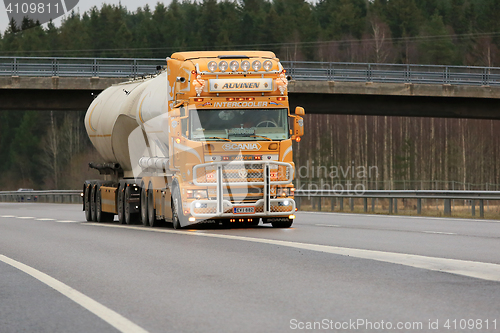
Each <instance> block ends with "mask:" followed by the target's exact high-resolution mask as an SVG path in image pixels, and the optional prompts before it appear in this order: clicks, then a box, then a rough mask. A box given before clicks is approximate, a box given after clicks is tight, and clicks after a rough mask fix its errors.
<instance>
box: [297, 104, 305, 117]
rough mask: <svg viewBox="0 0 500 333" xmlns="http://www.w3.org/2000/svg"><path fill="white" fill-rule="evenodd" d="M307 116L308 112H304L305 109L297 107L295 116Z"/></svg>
mask: <svg viewBox="0 0 500 333" xmlns="http://www.w3.org/2000/svg"><path fill="white" fill-rule="evenodd" d="M305 114H306V111H305V110H304V108H303V107H301V106H297V107H296V108H295V115H297V116H303V115H305Z"/></svg>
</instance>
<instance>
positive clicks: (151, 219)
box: [148, 183, 160, 227]
mask: <svg viewBox="0 0 500 333" xmlns="http://www.w3.org/2000/svg"><path fill="white" fill-rule="evenodd" d="M148 189H149V190H148V223H149V226H150V227H158V226H159V225H160V220H158V219H157V218H156V209H155V195H154V192H153V185H151V183H149V187H148Z"/></svg>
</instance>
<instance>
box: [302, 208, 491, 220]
mask: <svg viewBox="0 0 500 333" xmlns="http://www.w3.org/2000/svg"><path fill="white" fill-rule="evenodd" d="M295 214H299V215H300V214H317V215H331V216H334V215H342V216H353V217H354V216H359V217H363V216H366V217H379V218H399V219H401V218H405V219H421V220H437V221H443V220H444V221H458V222H483V223H500V220H478V219H467V218H461V219H459V218H451V217H429V216H408V215H384V214H358V213H338V212H330V213H327V212H307V211H298V212H295Z"/></svg>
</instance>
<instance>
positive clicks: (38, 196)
mask: <svg viewBox="0 0 500 333" xmlns="http://www.w3.org/2000/svg"><path fill="white" fill-rule="evenodd" d="M81 193H82V192H81V191H78V190H68V191H66V190H54V191H3V192H0V202H50V203H80V204H81V203H82V197H81ZM304 198H307V199H310V200H311V202H312V204H313V209H314V208H315V207H317V209H318V210H319V211H321V210H322V209H321V206H322V201H323V200H324V199H330V203H331V211H335V201H338V203H339V209H337V210H340V211H343V210H344V199H346V198H347V199H350V208H351V211H354V200H355V199H362V200H363V208H364V212H365V213H366V212H368V199H372V200H371V211H372V212H374V211H375V199H388V200H389V214H393V213H396V214H397V213H398V199H416V200H417V214H421V213H422V200H423V199H435V200H443V201H444V214H445V215H448V216H449V215H451V208H452V200H467V201H469V202H470V205H471V214H472V216H473V217H474V216H475V215H476V201H477V202H478V204H479V215H480V217H484V201H485V200H486V201H488V200H500V191H408V190H401V191H388V190H367V191H359V192H356V191H354V190H344V191H331V190H324V191H321V190H319V191H310V190H296V191H295V201H296V204H297V208H298V209H300V206H301V201H302V200H303V199H304Z"/></svg>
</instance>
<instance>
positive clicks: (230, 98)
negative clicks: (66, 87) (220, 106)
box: [226, 97, 234, 102]
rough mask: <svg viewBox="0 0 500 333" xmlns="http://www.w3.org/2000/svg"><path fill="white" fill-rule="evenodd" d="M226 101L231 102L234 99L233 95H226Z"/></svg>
mask: <svg viewBox="0 0 500 333" xmlns="http://www.w3.org/2000/svg"><path fill="white" fill-rule="evenodd" d="M226 101H230V102H232V101H234V97H228V98H226Z"/></svg>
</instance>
